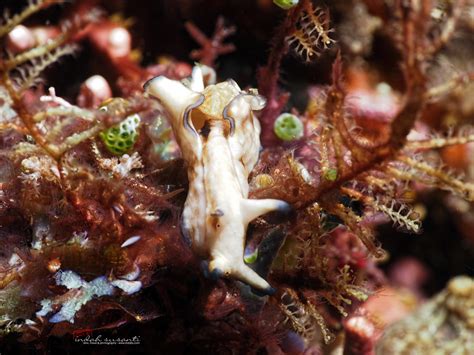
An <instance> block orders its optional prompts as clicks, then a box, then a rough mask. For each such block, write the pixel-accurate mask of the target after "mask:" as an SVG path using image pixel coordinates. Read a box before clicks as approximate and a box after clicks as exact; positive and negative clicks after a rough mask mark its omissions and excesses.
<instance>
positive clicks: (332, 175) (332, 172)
mask: <svg viewBox="0 0 474 355" xmlns="http://www.w3.org/2000/svg"><path fill="white" fill-rule="evenodd" d="M323 176H324V179H326V180H327V181H336V179H337V169H328V170H326V171H325V172H324V174H323Z"/></svg>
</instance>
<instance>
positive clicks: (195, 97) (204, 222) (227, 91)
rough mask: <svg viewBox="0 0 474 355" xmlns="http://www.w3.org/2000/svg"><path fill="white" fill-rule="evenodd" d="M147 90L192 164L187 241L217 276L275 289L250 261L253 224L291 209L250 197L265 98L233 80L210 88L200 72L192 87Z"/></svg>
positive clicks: (153, 84)
mask: <svg viewBox="0 0 474 355" xmlns="http://www.w3.org/2000/svg"><path fill="white" fill-rule="evenodd" d="M145 91H146V92H147V93H148V94H150V95H152V96H154V97H156V98H158V99H159V100H160V101H161V103H162V104H163V105H164V106H165V108H166V109H167V111H168V112H169V116H170V117H169V118H170V122H171V125H172V127H173V132H174V135H175V137H176V139H177V141H178V144H179V145H180V147H181V151H182V156H183V158H184V160H185V161H186V163H187V171H188V180H189V190H188V195H187V198H186V202H185V206H184V210H183V215H182V226H181V228H182V231H183V235H184V236H185V237H186V238H187V239H189V241H190V244H191V247H192V249H193V251H194V252H195V253H196V254H197V255H199V256H200V257H202V258H204V259H207V260H208V263H206V265H207V266H206V268H207V270H206V271H208V274H209V275H210V276H211V277H220V276H224V277H229V278H235V279H238V280H241V281H243V282H245V283H247V284H249V285H250V286H252V287H254V288H256V289H258V290H261V291H263V292H266V293H270V292H272V290H273V289H272V287H271V286H270V285H269V283H268V282H267V281H266V280H264V279H263V278H262V277H260V276H259V275H258V274H257V273H255V272H254V271H253V270H252V269H251V268H249V267H248V266H247V265H246V264H245V263H244V260H243V254H244V246H245V236H246V232H247V227H248V224H249V223H250V222H251V221H252V220H253V219H255V218H257V217H258V216H260V215H262V214H265V213H268V212H270V211H275V210H285V211H286V210H288V208H289V205H288V204H287V203H286V202H284V201H281V200H274V199H264V200H250V199H248V193H249V184H248V176H249V174H250V172H251V171H252V169H253V167H254V166H255V164H256V163H257V160H258V154H259V150H260V124H259V122H258V120H257V118H256V117H255V116H254V111H256V110H261V109H262V108H263V107H264V105H265V100H264V99H263V98H262V97H260V96H258V95H256V94H255V93H254V92H253V91H250V92H243V91H241V90H240V88H239V87H238V85H237V84H236V83H235V82H234V81H232V80H229V81H227V82H222V83H219V84H215V85H209V86H207V87H204V83H203V79H202V74H201V70H200V68H199V67H196V68H195V69H194V71H193V75H192V80H191V82H190V83H188V85H187V86H185V85H184V84H182V83H181V82H178V81H174V80H169V79H167V78H165V77H156V78H154V79H152V80H150V81H149V82H148V83H147V84H145Z"/></svg>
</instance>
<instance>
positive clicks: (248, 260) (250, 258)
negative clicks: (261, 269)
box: [244, 248, 258, 264]
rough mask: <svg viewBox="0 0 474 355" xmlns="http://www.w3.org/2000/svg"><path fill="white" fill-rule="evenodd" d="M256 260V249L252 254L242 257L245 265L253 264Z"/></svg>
mask: <svg viewBox="0 0 474 355" xmlns="http://www.w3.org/2000/svg"><path fill="white" fill-rule="evenodd" d="M257 258H258V248H257V249H255V250H254V251H253V253H251V254H248V255H244V261H245V263H246V264H253V263H254V262H256V261H257Z"/></svg>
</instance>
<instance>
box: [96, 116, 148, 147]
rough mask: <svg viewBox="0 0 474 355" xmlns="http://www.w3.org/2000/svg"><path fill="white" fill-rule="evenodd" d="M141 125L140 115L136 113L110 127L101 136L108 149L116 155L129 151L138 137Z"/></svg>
mask: <svg viewBox="0 0 474 355" xmlns="http://www.w3.org/2000/svg"><path fill="white" fill-rule="evenodd" d="M139 125H140V116H139V115H138V114H134V115H131V116H128V117H127V118H126V119H125V120H123V121H122V122H120V123H119V124H117V125H115V126H112V127H110V128H109V129H107V130H106V131H104V132H102V133H100V138H102V141H103V142H104V144H105V146H106V147H107V149H108V150H109V151H110V152H111V153H112V154H115V155H123V154H125V153H127V152H128V151H129V150H130V149H131V148H132V147H133V145H134V144H135V142H136V141H137V139H138V126H139Z"/></svg>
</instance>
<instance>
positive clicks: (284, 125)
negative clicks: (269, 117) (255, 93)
mask: <svg viewBox="0 0 474 355" xmlns="http://www.w3.org/2000/svg"><path fill="white" fill-rule="evenodd" d="M273 130H274V131H275V134H276V136H277V137H278V138H280V139H281V140H284V141H292V140H295V139H299V138H301V137H303V131H304V129H303V123H302V122H301V120H300V119H299V118H298V117H297V116H296V115H292V114H291V113H282V114H281V115H280V116H278V118H277V119H276V121H275V125H274V126H273Z"/></svg>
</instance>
